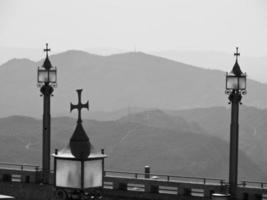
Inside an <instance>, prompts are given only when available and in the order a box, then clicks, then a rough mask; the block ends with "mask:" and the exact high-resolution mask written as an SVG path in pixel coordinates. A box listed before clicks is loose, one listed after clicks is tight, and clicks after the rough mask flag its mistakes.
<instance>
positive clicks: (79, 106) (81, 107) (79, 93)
mask: <svg viewBox="0 0 267 200" xmlns="http://www.w3.org/2000/svg"><path fill="white" fill-rule="evenodd" d="M76 91H77V93H78V104H77V105H73V104H72V103H70V112H71V111H72V110H73V109H77V110H78V121H77V122H78V123H82V119H81V111H82V109H83V108H87V110H89V101H87V102H86V103H84V104H83V103H82V101H81V94H82V91H83V90H82V89H78V90H76Z"/></svg>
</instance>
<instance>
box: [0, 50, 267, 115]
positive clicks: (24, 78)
mask: <svg viewBox="0 0 267 200" xmlns="http://www.w3.org/2000/svg"><path fill="white" fill-rule="evenodd" d="M51 62H52V64H53V65H55V66H57V67H58V87H57V88H56V89H55V92H54V97H53V98H52V114H53V115H54V116H55V115H57V116H58V115H66V113H67V112H68V108H69V103H70V101H72V102H75V101H76V94H75V90H76V89H77V88H83V89H84V93H83V94H84V97H85V98H87V99H89V100H90V102H91V103H90V104H91V110H92V111H106V110H117V109H121V108H126V107H128V106H130V107H143V108H159V109H170V110H172V109H183V108H193V107H212V106H226V105H227V96H226V95H225V94H224V90H225V88H224V87H225V73H224V72H222V71H218V70H208V69H202V68H198V67H194V66H191V65H186V64H183V63H180V62H176V61H172V60H168V59H164V58H160V57H156V56H151V55H148V54H144V53H140V52H134V53H133V52H132V53H124V54H116V55H112V56H97V55H92V54H88V53H86V52H82V51H67V52H63V53H60V54H56V55H52V56H51ZM41 64H42V61H39V62H37V63H35V62H33V61H30V60H28V59H13V60H10V61H9V62H7V63H5V64H3V65H1V66H0V84H1V85H3V86H4V87H3V88H2V91H1V96H2V98H1V99H0V107H1V114H0V115H1V116H2V117H3V116H7V115H27V116H35V117H36V116H37V117H40V116H41V113H42V99H41V98H40V96H39V95H40V92H39V89H38V88H36V70H37V66H40V65H41ZM247 88H248V95H247V96H246V97H245V98H244V100H243V103H244V104H246V105H252V106H256V107H263V108H264V107H267V85H266V84H262V83H259V82H256V81H253V80H248V87H247ZM85 117H87V116H85Z"/></svg>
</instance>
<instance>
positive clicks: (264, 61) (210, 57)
mask: <svg viewBox="0 0 267 200" xmlns="http://www.w3.org/2000/svg"><path fill="white" fill-rule="evenodd" d="M151 54H152V55H156V56H161V57H163V58H168V59H171V60H176V61H179V62H183V63H188V64H191V65H194V66H198V67H203V68H206V69H219V70H223V71H225V69H228V70H230V69H231V67H232V65H233V61H234V57H233V53H232V52H229V53H223V52H216V51H197V50H196V51H175V50H169V51H160V52H151ZM239 63H240V65H241V68H242V70H243V71H244V72H247V74H248V75H249V77H250V78H251V79H254V80H257V81H260V82H263V83H267V79H266V74H267V70H266V66H267V57H266V55H265V57H249V56H245V55H243V53H242V49H241V57H240V59H239Z"/></svg>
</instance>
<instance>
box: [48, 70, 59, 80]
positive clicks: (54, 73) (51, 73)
mask: <svg viewBox="0 0 267 200" xmlns="http://www.w3.org/2000/svg"><path fill="white" fill-rule="evenodd" d="M56 81H57V71H56V69H55V68H54V69H50V70H49V82H50V83H56Z"/></svg>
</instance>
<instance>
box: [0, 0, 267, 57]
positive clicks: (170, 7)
mask: <svg viewBox="0 0 267 200" xmlns="http://www.w3.org/2000/svg"><path fill="white" fill-rule="evenodd" d="M46 41H48V42H49V43H50V45H51V47H52V48H53V49H54V51H59V50H66V49H91V48H118V49H124V50H129V51H132V50H134V48H135V47H136V49H137V50H138V51H144V52H147V51H160V50H192V49H193V50H216V51H222V52H228V53H232V52H233V49H234V47H235V46H236V45H238V46H240V48H241V49H242V54H243V55H249V56H266V55H267V1H266V0H201V1H200V0H173V1H172V0H131V1H130V0H86V1H78V0H75V1H71V0H69V1H67V0H62V1H61V0H57V1H55V0H44V1H38V0H28V1H26V0H25V1H24V0H19V1H14V0H0V47H26V48H43V46H44V43H45V42H46Z"/></svg>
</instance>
